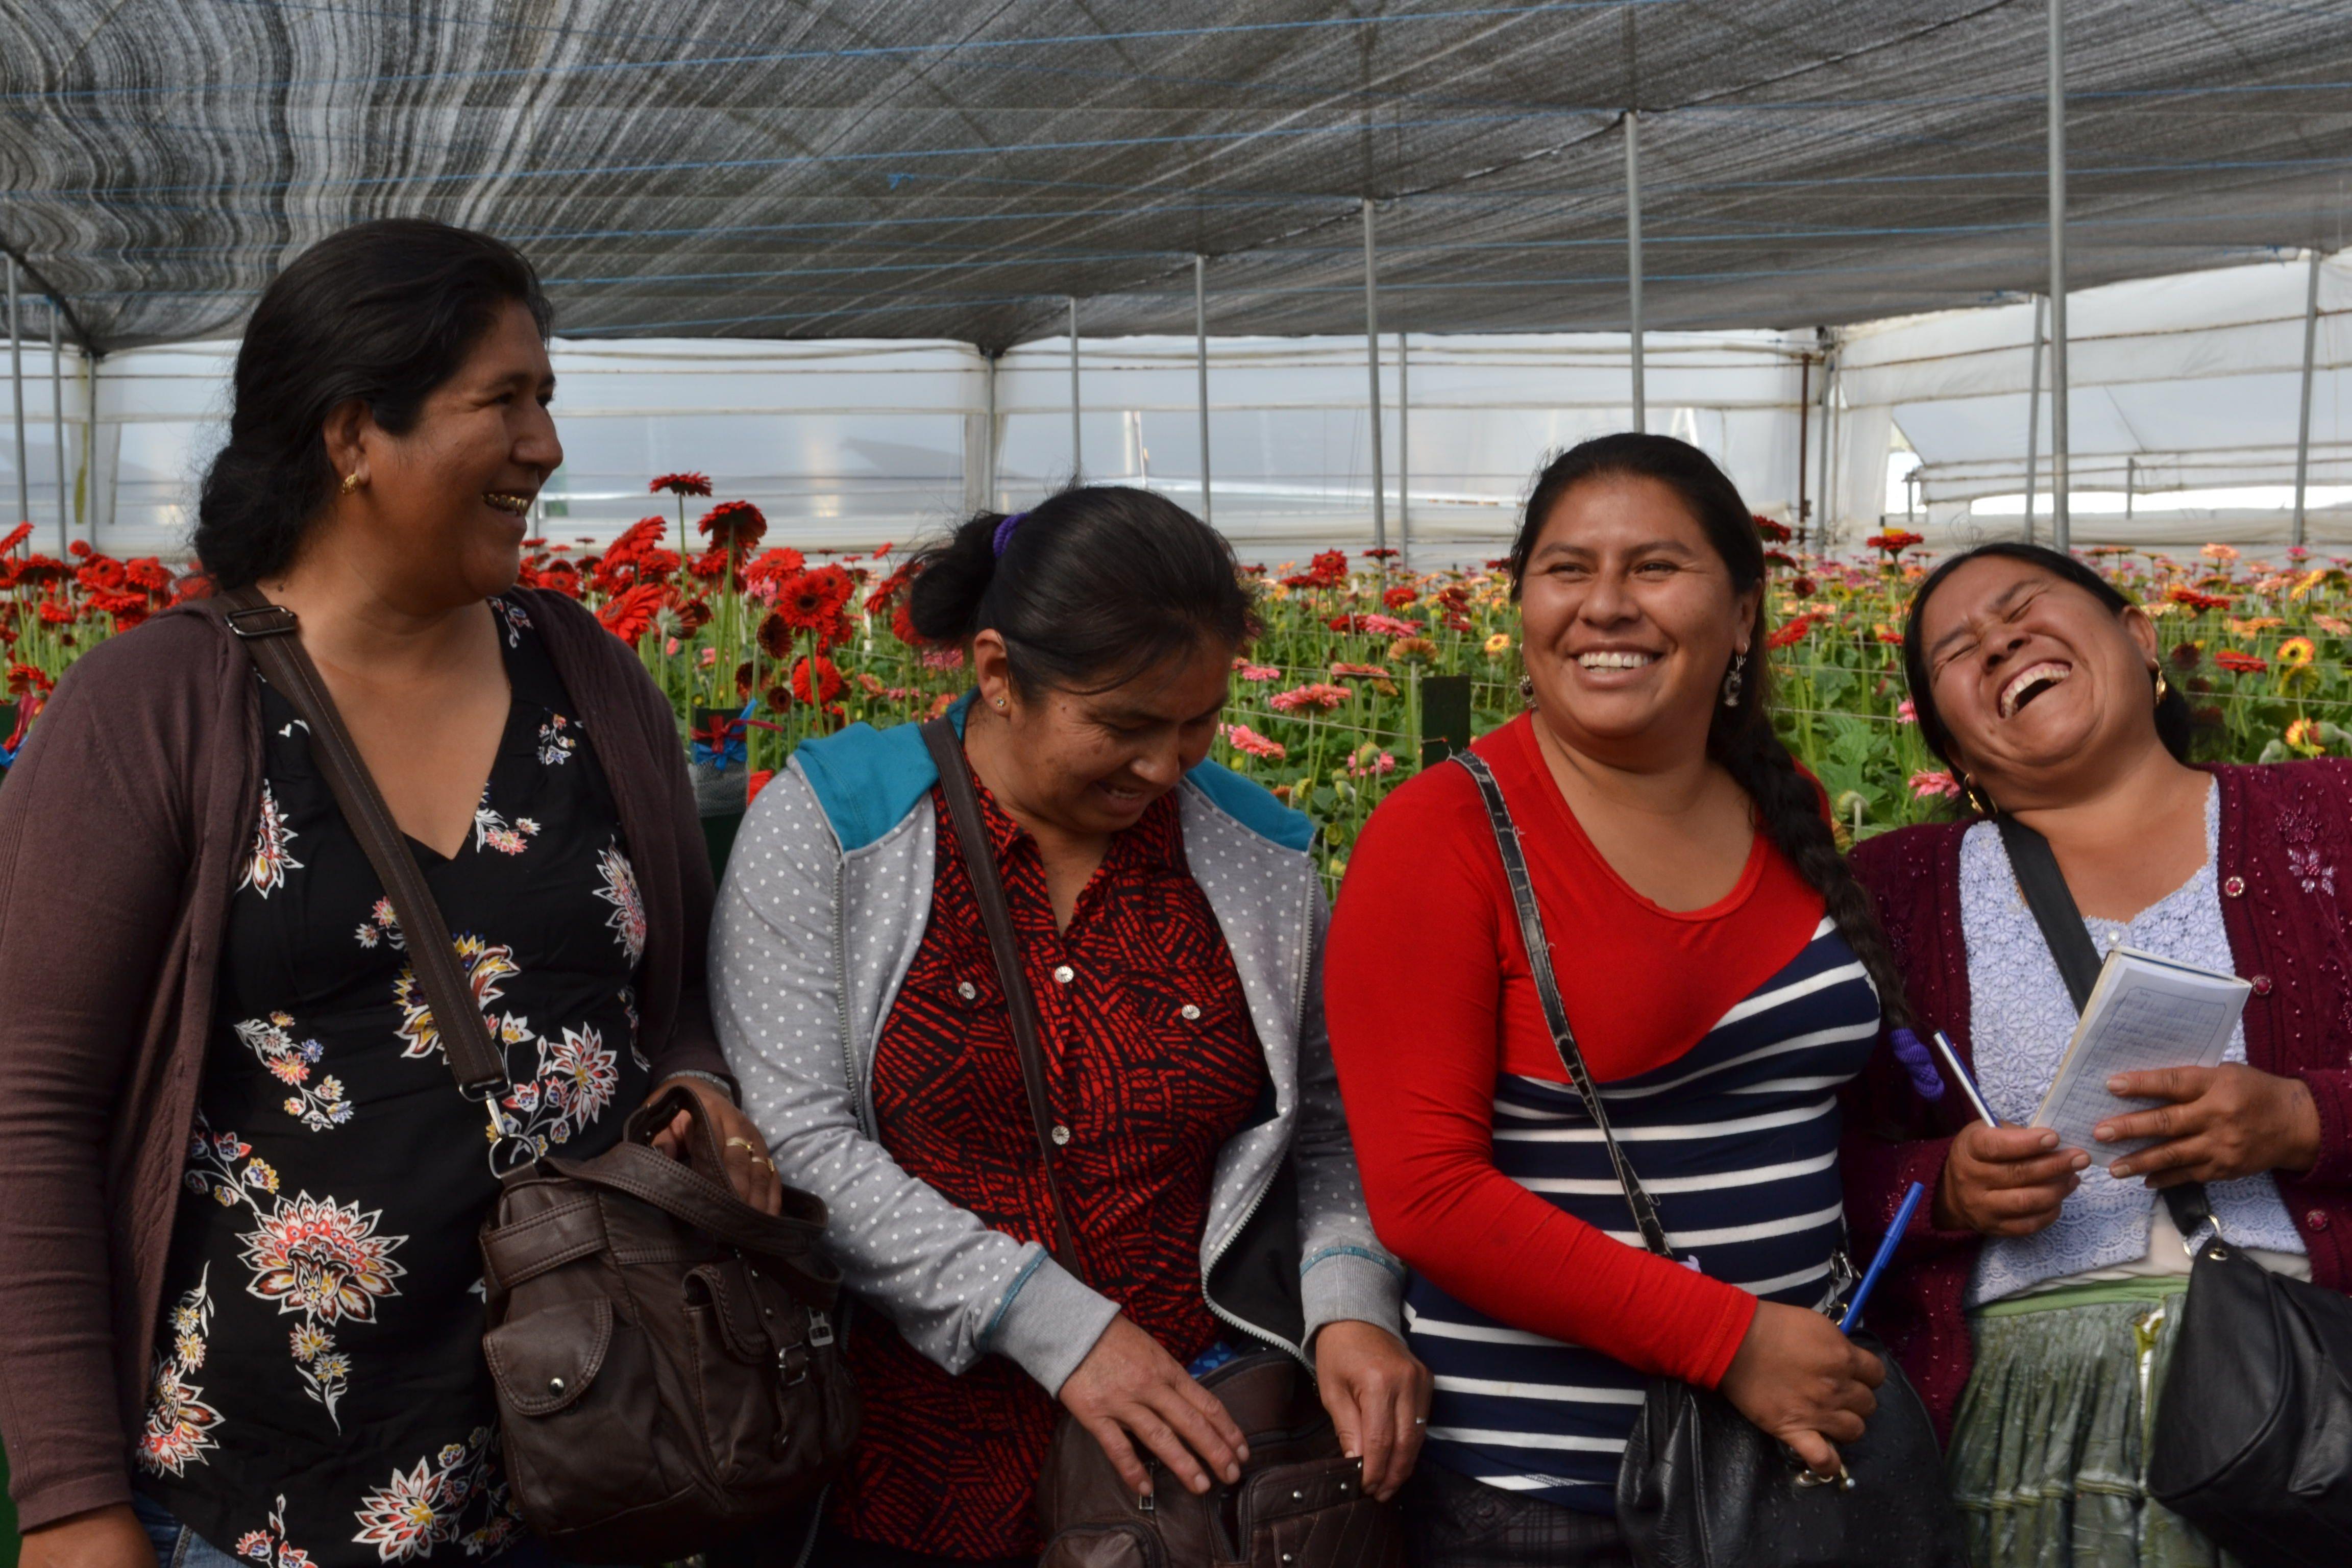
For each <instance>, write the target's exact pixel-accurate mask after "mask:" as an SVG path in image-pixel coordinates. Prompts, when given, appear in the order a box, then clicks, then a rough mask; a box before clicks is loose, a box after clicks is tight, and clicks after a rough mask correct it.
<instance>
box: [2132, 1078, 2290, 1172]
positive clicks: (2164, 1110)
mask: <svg viewBox="0 0 2352 1568" xmlns="http://www.w3.org/2000/svg"><path fill="white" fill-rule="evenodd" d="M2107 1092H2108V1093H2110V1094H2113V1095H2116V1096H2117V1097H2118V1098H2121V1099H2124V1100H2169V1101H2171V1102H2172V1103H2170V1104H2168V1105H2159V1106H2158V1107H2157V1108H2156V1109H2155V1110H2135V1111H2132V1112H2131V1113H2129V1114H2128V1115H2125V1116H2111V1117H2109V1118H2107V1120H2105V1121H2102V1122H2100V1123H2099V1124H2098V1126H2097V1127H2095V1128H2094V1129H2093V1130H2092V1132H2093V1136H2095V1137H2096V1138H2097V1139H2098V1141H2099V1142H2102V1143H2116V1142H2122V1141H2123V1140H2125V1139H2127V1138H2161V1139H2163V1140H2164V1142H2161V1143H2158V1144H2157V1145H2155V1146H2154V1147H2152V1148H2147V1149H2143V1150H2141V1151H2140V1152H2138V1153H2137V1154H2129V1155H2126V1156H2125V1157H2124V1158H2123V1159H2120V1160H2117V1161H2116V1163H2114V1164H2112V1165H2110V1166H2108V1167H2107V1170H2108V1172H2109V1173H2111V1174H2113V1175H2116V1176H2146V1177H2147V1184H2148V1185H2149V1186H2151V1187H2177V1186H2179V1184H2181V1183H2183V1182H2230V1181H2235V1180H2236V1179H2237V1178H2239V1177H2240V1176H2252V1175H2255V1174H2257V1173H2261V1172H2263V1171H2308V1170H2309V1169H2311V1167H2312V1165H2313V1164H2314V1163H2315V1162H2316V1161H2317V1160H2318V1159H2319V1107H2318V1106H2317V1105H2315V1104H2314V1103H2313V1102H2312V1099H2311V1087H2310V1086H2309V1085H2308V1084H2306V1083H2305V1082H2304V1081H2303V1080H2302V1079H2299V1078H2280V1077H2278V1076H2277V1075H2276V1074H2273V1073H2266V1072H2258V1071H2256V1070H2255V1069H2254V1068H2250V1067H2247V1066H2245V1065H2244V1064H2243V1063H2241V1062H2227V1063H2224V1064H2223V1065H2221V1067H2217V1068H2162V1069H2160V1070H2159V1071H2156V1072H2123V1073H2117V1074H2116V1076H2115V1077H2113V1078H2111V1079H2108V1080H2107Z"/></svg>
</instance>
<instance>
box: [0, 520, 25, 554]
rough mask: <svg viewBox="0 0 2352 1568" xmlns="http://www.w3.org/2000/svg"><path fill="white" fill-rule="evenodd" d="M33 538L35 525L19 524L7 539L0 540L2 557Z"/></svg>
mask: <svg viewBox="0 0 2352 1568" xmlns="http://www.w3.org/2000/svg"><path fill="white" fill-rule="evenodd" d="M32 537H33V525H32V524H31V523H29V522H20V523H18V524H17V525H16V527H14V528H12V529H10V530H9V531H8V533H7V537H5V539H0V555H5V554H6V553H7V552H10V551H12V550H14V549H16V546H18V545H19V544H22V543H24V542H25V541H26V540H28V539H30V538H32Z"/></svg>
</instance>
